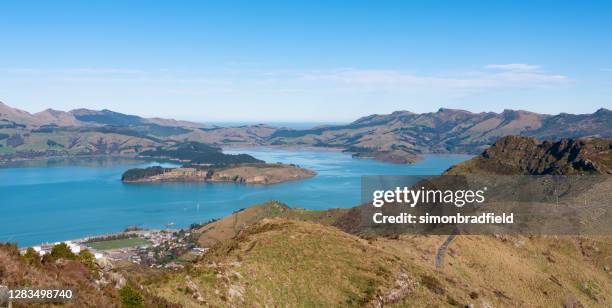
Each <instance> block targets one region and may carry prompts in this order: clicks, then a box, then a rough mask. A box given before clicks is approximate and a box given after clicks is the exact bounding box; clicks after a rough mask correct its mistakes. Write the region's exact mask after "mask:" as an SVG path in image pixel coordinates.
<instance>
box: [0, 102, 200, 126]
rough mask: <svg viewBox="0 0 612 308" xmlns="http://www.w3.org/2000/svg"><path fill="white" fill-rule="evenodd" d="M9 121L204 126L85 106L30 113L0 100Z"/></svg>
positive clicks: (1, 113)
mask: <svg viewBox="0 0 612 308" xmlns="http://www.w3.org/2000/svg"><path fill="white" fill-rule="evenodd" d="M1 120H4V121H11V122H15V123H18V124H23V125H28V126H44V125H57V126H86V125H115V126H128V125H143V124H156V125H161V126H177V127H180V126H184V127H204V125H203V124H200V123H194V122H189V121H178V120H173V119H162V118H150V119H149V118H143V117H140V116H136V115H129V114H123V113H119V112H115V111H111V110H108V109H103V110H91V109H85V108H79V109H73V110H70V111H60V110H54V109H46V110H44V111H41V112H37V113H34V114H31V113H29V112H27V111H23V110H19V109H17V108H12V107H10V106H8V105H6V104H4V103H2V102H0V121H1Z"/></svg>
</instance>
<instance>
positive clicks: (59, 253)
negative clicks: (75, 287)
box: [50, 242, 77, 260]
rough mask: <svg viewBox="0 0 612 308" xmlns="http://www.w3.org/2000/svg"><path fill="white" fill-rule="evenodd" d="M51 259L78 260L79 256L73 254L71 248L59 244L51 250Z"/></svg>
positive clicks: (64, 244)
mask: <svg viewBox="0 0 612 308" xmlns="http://www.w3.org/2000/svg"><path fill="white" fill-rule="evenodd" d="M50 255H51V257H53V258H54V259H56V260H57V259H67V260H76V258H77V256H76V255H75V254H74V253H72V251H71V250H70V247H68V245H67V244H66V243H64V242H62V243H59V244H57V245H55V246H53V248H52V249H51V253H50Z"/></svg>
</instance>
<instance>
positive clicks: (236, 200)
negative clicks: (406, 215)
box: [0, 149, 470, 246]
mask: <svg viewBox="0 0 612 308" xmlns="http://www.w3.org/2000/svg"><path fill="white" fill-rule="evenodd" d="M226 152H227V153H248V154H251V155H253V156H255V157H257V158H259V159H263V160H265V161H267V162H284V163H294V164H297V165H300V166H302V167H305V168H308V169H311V170H314V171H316V172H317V173H318V174H317V176H315V177H313V178H311V179H306V180H302V181H294V182H287V183H281V184H275V185H268V186H260V185H243V184H230V183H228V184H219V183H215V184H210V183H163V184H123V183H121V181H120V178H121V174H122V173H123V172H124V171H125V170H127V169H129V168H135V167H146V166H152V165H159V163H156V162H143V161H134V160H119V159H113V160H108V159H101V160H87V161H70V162H66V161H62V162H59V163H44V164H43V163H40V162H36V163H28V164H27V165H26V166H18V167H8V168H0V211H1V214H0V242H6V241H10V242H17V243H18V244H19V245H20V246H26V245H34V244H39V243H42V242H54V241H59V240H66V239H73V238H80V237H84V236H88V235H96V234H103V233H110V232H117V231H121V230H123V229H124V228H125V227H126V226H128V225H139V226H142V227H145V228H163V227H164V226H165V225H166V224H169V223H174V224H175V227H186V226H189V225H190V224H191V223H194V222H204V221H208V220H210V219H212V218H220V217H223V216H226V215H228V214H231V213H232V212H233V211H235V210H238V209H241V208H245V207H248V206H250V205H253V204H256V203H261V202H264V201H267V200H279V201H282V202H284V203H287V204H288V205H290V206H292V207H303V208H308V209H326V208H332V207H351V206H355V205H357V204H358V203H359V202H360V196H361V195H360V185H361V184H360V177H361V176H362V175H399V174H422V175H429V174H440V173H441V172H443V171H444V170H446V169H447V168H448V167H450V166H451V165H454V164H456V163H458V162H460V161H463V160H466V159H468V158H469V157H470V156H466V155H431V156H427V157H425V159H424V160H421V161H419V162H418V163H416V164H414V165H394V164H387V163H382V162H377V161H372V160H361V159H352V158H351V157H350V156H349V155H346V154H342V153H337V152H314V151H282V150H261V149H258V150H241V151H226ZM166 165H168V164H166Z"/></svg>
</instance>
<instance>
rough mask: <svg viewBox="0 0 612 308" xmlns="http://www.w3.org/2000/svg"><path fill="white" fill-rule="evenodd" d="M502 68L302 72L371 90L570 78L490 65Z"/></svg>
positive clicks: (475, 87)
mask: <svg viewBox="0 0 612 308" xmlns="http://www.w3.org/2000/svg"><path fill="white" fill-rule="evenodd" d="M490 67H491V68H496V69H498V70H499V71H494V72H490V71H477V72H470V73H463V74H458V75H455V76H427V75H417V74H411V73H405V72H401V71H397V70H359V69H343V70H335V71H319V72H310V73H306V74H304V75H303V78H304V79H305V80H307V81H323V82H331V83H335V84H338V85H342V86H349V87H351V86H352V87H355V88H361V89H370V90H389V91H392V90H395V91H403V90H408V91H409V90H420V91H424V90H432V91H454V90H458V91H486V90H492V89H516V88H524V89H527V88H543V87H554V86H560V85H563V84H565V83H567V82H569V80H570V79H569V78H568V77H567V76H564V75H558V74H547V73H544V72H542V71H540V70H539V68H540V67H539V66H536V65H525V66H522V65H517V64H508V65H492V66H490V65H488V66H487V68H490Z"/></svg>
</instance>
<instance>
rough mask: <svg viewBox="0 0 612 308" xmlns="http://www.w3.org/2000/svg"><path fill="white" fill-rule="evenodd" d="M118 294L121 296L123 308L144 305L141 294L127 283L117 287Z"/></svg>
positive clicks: (137, 307)
mask: <svg viewBox="0 0 612 308" xmlns="http://www.w3.org/2000/svg"><path fill="white" fill-rule="evenodd" d="M119 296H121V303H122V306H123V307H124V308H141V307H144V297H143V296H142V294H141V293H140V292H138V291H136V290H134V289H133V288H132V287H130V286H128V285H126V286H124V287H123V288H121V289H119Z"/></svg>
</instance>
